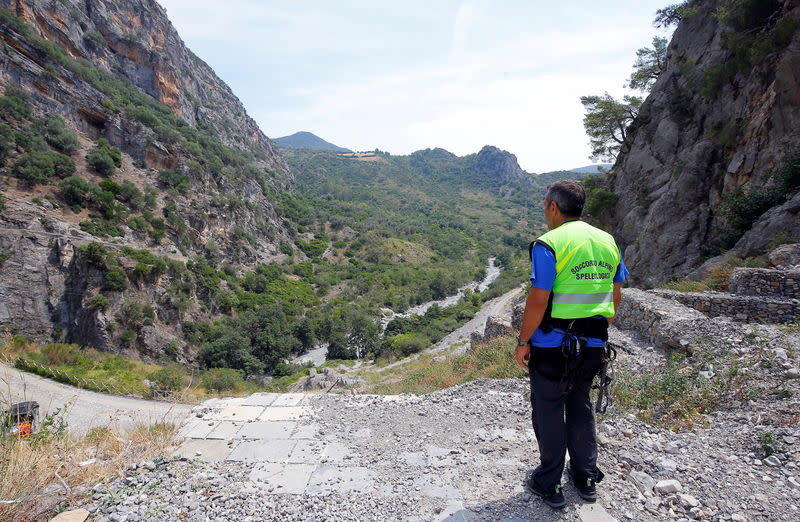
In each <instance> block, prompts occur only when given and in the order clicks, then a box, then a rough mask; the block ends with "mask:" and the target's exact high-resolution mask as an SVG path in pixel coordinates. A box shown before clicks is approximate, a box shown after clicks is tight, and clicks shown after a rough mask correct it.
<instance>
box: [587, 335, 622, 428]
mask: <svg viewBox="0 0 800 522" xmlns="http://www.w3.org/2000/svg"><path fill="white" fill-rule="evenodd" d="M603 350H604V353H603V362H602V364H601V365H600V373H599V379H598V381H597V384H595V385H594V386H592V388H593V389H597V402H596V403H595V405H594V411H595V412H597V413H605V412H606V410H607V409H608V407H609V406H611V405H612V404H614V400H613V399H612V398H611V381H613V380H614V376H615V373H614V360H615V359H616V358H617V351H616V350H615V349H614V348H613V347H612V346H610V345H609V344H606V346H605V348H604V349H603ZM604 401H605V402H604Z"/></svg>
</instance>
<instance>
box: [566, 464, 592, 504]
mask: <svg viewBox="0 0 800 522" xmlns="http://www.w3.org/2000/svg"><path fill="white" fill-rule="evenodd" d="M567 474H568V475H569V477H570V478H571V479H572V483H573V484H574V485H575V489H577V490H578V495H580V496H581V498H582V499H583V500H585V501H586V502H595V501H596V500H597V486H596V485H595V481H594V479H593V478H591V477H587V478H586V479H585V480H575V475H573V474H572V466H571V465H570V464H567Z"/></svg>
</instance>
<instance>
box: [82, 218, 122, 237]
mask: <svg viewBox="0 0 800 522" xmlns="http://www.w3.org/2000/svg"><path fill="white" fill-rule="evenodd" d="M78 226H80V227H81V230H83V231H84V232H88V233H89V234H91V235H93V236H111V237H124V236H125V232H124V231H123V230H122V228H120V227H119V226H118V225H115V224H114V223H111V222H109V221H106V220H104V219H98V218H92V219H91V220H90V221H81V222H80V223H79V224H78Z"/></svg>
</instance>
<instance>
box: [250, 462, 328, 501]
mask: <svg viewBox="0 0 800 522" xmlns="http://www.w3.org/2000/svg"><path fill="white" fill-rule="evenodd" d="M313 471H314V466H312V465H309V464H270V463H265V464H259V465H258V466H256V467H255V468H254V469H253V471H251V472H250V480H251V481H253V483H255V484H256V485H257V486H259V487H261V488H264V490H265V492H266V493H272V494H276V495H277V494H287V493H288V494H293V495H299V494H301V493H303V492H304V491H306V487H307V486H308V482H309V479H310V477H311V474H312V473H313Z"/></svg>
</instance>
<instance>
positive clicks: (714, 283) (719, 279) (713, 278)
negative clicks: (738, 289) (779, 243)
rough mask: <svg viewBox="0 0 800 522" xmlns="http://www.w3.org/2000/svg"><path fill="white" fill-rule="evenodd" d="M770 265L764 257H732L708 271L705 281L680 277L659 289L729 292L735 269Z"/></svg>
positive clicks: (704, 277)
mask: <svg viewBox="0 0 800 522" xmlns="http://www.w3.org/2000/svg"><path fill="white" fill-rule="evenodd" d="M768 265H769V261H767V258H766V257H764V256H759V257H750V258H747V259H739V258H737V257H733V256H731V257H729V258H728V260H727V261H725V262H724V263H722V264H720V265H717V266H714V267H712V268H710V269H709V270H708V271H706V273H705V275H704V276H703V279H701V280H700V281H692V280H690V279H687V278H685V277H679V278H676V279H672V280H671V281H668V282H666V283H664V284H662V285H661V286H660V287H659V288H663V289H665V290H676V291H678V292H707V291H709V290H711V291H715V292H727V291H728V285H729V283H730V280H731V273H733V269H734V268H766V267H767V266H768Z"/></svg>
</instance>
